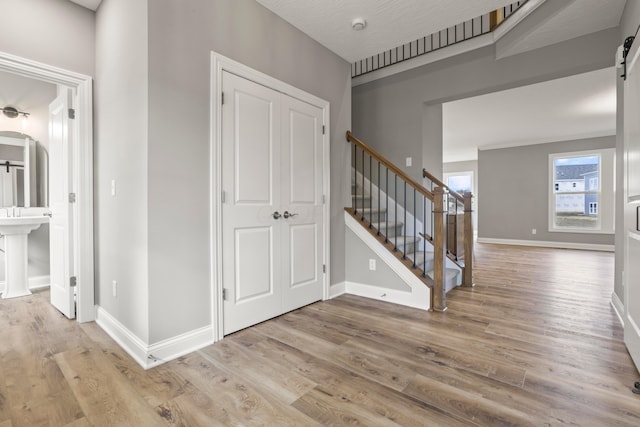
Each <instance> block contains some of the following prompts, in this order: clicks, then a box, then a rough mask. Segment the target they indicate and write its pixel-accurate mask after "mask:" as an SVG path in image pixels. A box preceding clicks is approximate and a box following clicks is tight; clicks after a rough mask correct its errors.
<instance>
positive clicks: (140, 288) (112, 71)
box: [94, 0, 175, 342]
mask: <svg viewBox="0 0 640 427" xmlns="http://www.w3.org/2000/svg"><path fill="white" fill-rule="evenodd" d="M148 75H149V67H148V38H147V2H146V1H135V2H131V1H129V0H106V1H103V2H102V5H101V6H100V9H99V12H98V13H97V20H96V82H95V89H94V92H95V98H94V104H95V111H94V136H95V140H94V167H95V169H94V191H95V193H94V205H95V211H94V224H95V233H94V237H95V269H96V270H95V278H96V282H95V283H96V303H97V304H98V305H100V307H102V308H103V309H105V310H106V311H107V312H109V313H110V314H111V315H112V316H114V317H115V318H116V319H118V321H119V322H120V323H122V324H123V325H124V326H125V327H127V328H128V329H129V330H130V331H132V332H133V333H134V334H136V336H137V337H138V338H140V339H142V340H144V341H146V342H148V339H149V290H148V282H149V262H148V258H149V253H148V239H149V237H148V235H149V233H148V227H149V226H148V208H147V207H148V110H149V108H148V103H149V96H148V93H149V91H148V80H149V77H148ZM112 180H115V181H116V196H115V197H113V196H111V181H112ZM172 228H173V229H175V226H174V225H169V224H167V227H166V228H165V230H164V231H163V236H165V238H166V237H167V236H172V231H173V230H172ZM166 244H167V245H170V241H169V240H167V241H166ZM113 280H116V281H117V283H118V292H117V297H114V296H113V292H112V282H113Z"/></svg>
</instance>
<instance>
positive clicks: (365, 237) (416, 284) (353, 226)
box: [344, 212, 431, 310]
mask: <svg viewBox="0 0 640 427" xmlns="http://www.w3.org/2000/svg"><path fill="white" fill-rule="evenodd" d="M344 222H345V225H346V226H347V227H348V228H349V229H350V230H351V231H353V233H354V234H355V235H356V236H358V238H360V239H361V240H362V241H363V242H364V243H365V244H366V245H367V246H368V247H369V248H370V249H371V250H372V251H373V252H374V253H375V254H376V255H377V256H379V257H380V259H381V260H382V261H383V262H384V263H385V264H387V265H388V266H389V268H391V269H392V270H393V272H394V273H396V274H397V275H398V276H399V277H400V279H402V281H403V282H404V283H406V284H407V285H408V286H409V288H410V289H411V290H410V291H408V292H406V291H399V290H397V289H388V288H381V287H378V286H371V285H364V284H361V283H350V282H348V281H347V282H345V292H346V293H349V294H354V295H360V296H364V297H367V298H373V299H379V300H381V301H389V302H394V303H396V304H402V305H406V306H409V307H414V308H420V309H422V310H429V308H430V307H429V306H430V304H431V289H429V287H427V285H425V284H424V283H422V281H421V280H420V279H418V278H417V277H416V276H415V275H414V274H413V273H411V272H410V271H409V270H408V269H407V268H406V267H405V265H404V264H402V262H400V260H398V259H397V258H396V257H395V256H394V255H393V254H391V253H390V252H389V251H388V250H387V249H386V248H385V247H384V246H383V245H382V244H381V243H380V242H379V241H378V240H376V238H375V237H373V236H372V235H371V234H369V232H368V231H367V230H366V229H365V228H364V227H362V225H361V224H360V223H358V221H356V220H355V219H354V218H353V217H352V216H351V215H349V214H348V213H347V212H345V213H344Z"/></svg>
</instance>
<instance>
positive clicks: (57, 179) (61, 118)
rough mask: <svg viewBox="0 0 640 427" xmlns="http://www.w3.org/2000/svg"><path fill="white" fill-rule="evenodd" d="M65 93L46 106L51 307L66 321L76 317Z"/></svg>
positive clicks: (67, 122) (68, 96) (67, 106)
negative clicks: (63, 316) (47, 120)
mask: <svg viewBox="0 0 640 427" xmlns="http://www.w3.org/2000/svg"><path fill="white" fill-rule="evenodd" d="M69 99H70V94H69V93H68V90H64V89H63V90H61V91H60V94H59V95H58V97H57V98H56V100H55V101H53V102H52V103H51V104H50V105H49V207H50V209H51V220H50V222H49V257H50V268H51V271H50V280H51V287H50V292H51V304H52V305H53V306H54V307H55V308H57V309H58V310H60V311H61V312H62V314H64V315H65V316H67V317H68V318H69V319H73V318H75V316H76V310H75V300H74V288H72V287H71V283H70V277H71V274H72V271H73V256H72V251H73V248H72V241H73V240H72V239H71V219H72V209H71V203H70V202H69V193H70V189H71V185H70V183H71V169H70V167H71V143H70V142H71V141H70V139H71V137H72V132H71V128H70V124H69V113H68V112H69V104H70V103H69Z"/></svg>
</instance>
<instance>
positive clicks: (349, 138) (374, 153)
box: [347, 130, 433, 202]
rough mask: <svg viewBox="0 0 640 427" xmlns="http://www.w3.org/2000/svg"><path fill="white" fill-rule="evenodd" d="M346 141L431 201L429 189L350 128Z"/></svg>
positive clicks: (431, 194)
mask: <svg viewBox="0 0 640 427" xmlns="http://www.w3.org/2000/svg"><path fill="white" fill-rule="evenodd" d="M347 141H349V142H352V143H354V144H356V145H357V146H358V147H360V148H362V149H363V150H364V151H365V152H366V153H367V154H369V155H370V156H371V157H373V158H374V159H376V160H377V161H379V162H380V163H382V164H383V165H384V166H385V167H387V168H388V169H389V170H391V171H393V173H395V174H396V175H398V176H399V177H401V178H402V179H404V180H405V181H406V182H407V184H409V185H411V186H412V187H413V188H415V189H416V191H418V192H419V193H421V194H422V195H423V196H425V197H426V198H427V199H429V200H431V201H432V202H433V193H432V192H431V191H429V190H427V189H426V188H425V187H424V186H423V185H422V184H420V183H419V182H417V181H416V180H414V179H413V178H411V177H410V176H409V175H407V174H406V173H405V172H404V171H403V170H402V169H400V168H398V167H397V166H396V165H394V164H393V163H391V162H390V161H389V160H387V158H385V157H384V156H383V155H382V154H380V153H378V152H377V151H376V150H374V149H373V148H371V147H370V146H368V145H367V144H365V143H364V142H362V141H361V140H359V139H358V138H356V137H355V136H353V134H352V133H351V131H350V130H348V131H347Z"/></svg>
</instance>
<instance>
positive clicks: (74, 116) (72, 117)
mask: <svg viewBox="0 0 640 427" xmlns="http://www.w3.org/2000/svg"><path fill="white" fill-rule="evenodd" d="M69 118H70V119H75V118H76V110H74V109H73V108H69Z"/></svg>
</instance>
